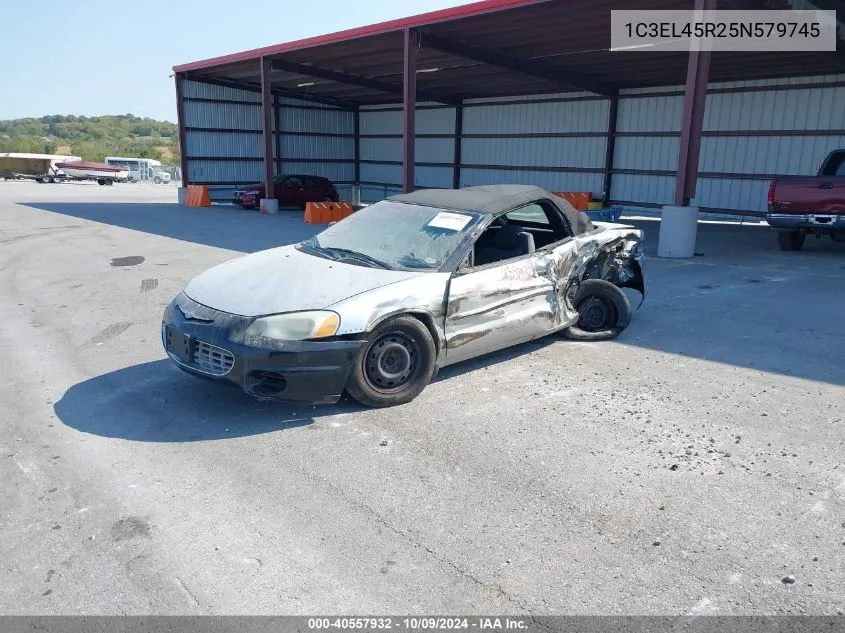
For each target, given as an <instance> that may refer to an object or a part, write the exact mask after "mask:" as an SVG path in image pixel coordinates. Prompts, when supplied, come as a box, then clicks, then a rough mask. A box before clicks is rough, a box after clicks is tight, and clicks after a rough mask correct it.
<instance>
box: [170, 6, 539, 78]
mask: <svg viewBox="0 0 845 633" xmlns="http://www.w3.org/2000/svg"><path fill="white" fill-rule="evenodd" d="M540 2H549V0H481V2H473V3H471V4H464V5H461V6H457V7H450V8H448V9H440V10H439V11H429V12H428V13H420V14H418V15H412V16H409V17H407V18H399V19H397V20H388V21H387V22H379V23H378V24H371V25H368V26H359V27H356V28H352V29H346V30H345V31H337V32H335V33H329V34H327V35H317V36H315V37H307V38H305V39H302V40H295V41H293V42H287V43H284V44H275V45H273V46H265V47H264V48H254V49H252V50H248V51H243V52H242V53H232V54H231V55H222V56H220V57H212V58H210V59H204V60H201V61H198V62H190V63H187V64H181V65H179V66H174V67H173V71H174V72H177V73H181V72H188V71H191V70H200V69H202V68H209V67H211V66H217V65H220V64H227V63H231V62H240V61H246V60H250V59H255V58H257V57H262V56H264V55H276V54H280V53H287V52H291V51H298V50H302V49H304V48H310V47H312V46H320V45H322V44H333V43H335V42H345V41H348V40H353V39H356V38H359V37H366V36H368V35H378V34H380V33H389V32H391V31H401V30H403V29H407V28H415V27H417V28H418V27H423V26H429V25H431V24H437V23H438V22H444V21H448V20H455V19H458V18H465V17H469V16H473V15H483V14H486V13H493V12H495V11H501V10H502V9H510V8H513V7H522V6H527V5H531V4H537V3H540Z"/></svg>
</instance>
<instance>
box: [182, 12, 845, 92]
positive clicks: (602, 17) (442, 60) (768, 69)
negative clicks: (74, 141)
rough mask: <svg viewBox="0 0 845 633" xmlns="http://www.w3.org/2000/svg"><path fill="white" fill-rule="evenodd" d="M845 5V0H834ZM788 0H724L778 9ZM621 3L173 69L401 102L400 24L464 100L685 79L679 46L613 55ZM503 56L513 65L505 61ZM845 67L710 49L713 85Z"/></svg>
mask: <svg viewBox="0 0 845 633" xmlns="http://www.w3.org/2000/svg"><path fill="white" fill-rule="evenodd" d="M827 1H829V2H838V3H842V4H843V6H845V0H827ZM787 2H788V0H718V3H719V8H723V9H724V8H736V7H737V6H740V5H741V6H742V7H743V8H756V9H773V8H784V7H786V6H788V4H787ZM693 3H694V0H624V6H625V8H626V9H686V8H692V6H693ZM619 4H620V0H484V1H483V2H475V3H473V4H467V5H463V6H459V7H453V8H450V9H443V10H440V11H433V12H430V13H424V14H421V15H415V16H411V17H408V18H402V19H399V20H391V21H389V22H382V23H380V24H374V25H371V26H364V27H359V28H354V29H349V30H346V31H340V32H337V33H332V34H330V35H322V36H318V37H312V38H307V39H304V40H298V41H295V42H289V43H286V44H279V45H276V46H268V47H265V48H258V49H254V50H250V51H245V52H242V53H236V54H232V55H224V56H222V57H216V58H213V59H208V60H204V61H199V62H194V63H190V64H182V65H180V66H175V67H174V71H175V72H177V73H180V74H183V75H184V76H185V77H187V78H190V79H194V80H197V81H206V82H212V83H224V84H226V85H233V86H236V87H240V88H244V89H248V90H259V89H260V86H261V77H260V71H259V67H260V64H259V60H260V58H261V57H264V56H266V57H269V58H270V60H271V66H272V70H271V75H270V83H271V87H272V90H273V92H274V93H275V94H277V95H280V96H294V97H299V98H304V99H313V100H317V101H321V102H324V103H332V104H336V105H340V106H354V105H367V104H379V103H398V102H401V93H402V90H401V85H402V81H403V67H402V58H403V51H404V37H403V31H404V30H405V29H408V28H413V29H414V30H416V31H417V32H418V33H419V37H420V44H421V47H420V49H419V50H418V51H417V72H418V74H417V93H418V94H417V97H418V100H419V101H421V102H423V101H439V102H442V103H451V102H457V101H458V100H460V99H472V98H490V97H499V96H512V95H531V94H542V93H561V92H572V91H577V90H586V91H589V92H594V93H601V94H609V91H608V90H607V89H608V88H610V89H611V91H612V90H615V89H621V88H637V87H651V86H669V85H682V84H683V83H684V81H685V78H686V72H687V61H688V56H687V54H686V53H684V52H665V51H664V52H658V51H653V52H611V51H610V50H608V49H609V46H610V12H611V10H612V9H614V8H618V6H619ZM502 60H508V61H509V62H510V63H503V61H502ZM842 72H845V54H843V51H841V50H840V51H837V52H826V53H814V52H803V53H742V52H737V53H732V52H722V51H720V52H715V53H714V54H713V60H712V65H711V71H710V80H711V81H712V82H723V81H737V80H747V79H762V78H772V77H790V76H808V75H825V74H836V73H842Z"/></svg>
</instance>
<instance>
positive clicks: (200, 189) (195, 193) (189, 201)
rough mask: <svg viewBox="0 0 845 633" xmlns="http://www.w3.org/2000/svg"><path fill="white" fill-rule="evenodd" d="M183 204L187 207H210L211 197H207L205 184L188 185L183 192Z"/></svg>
mask: <svg viewBox="0 0 845 633" xmlns="http://www.w3.org/2000/svg"><path fill="white" fill-rule="evenodd" d="M185 206H188V207H210V206H211V198H209V197H208V187H207V186H206V185H188V191H187V192H186V193H185Z"/></svg>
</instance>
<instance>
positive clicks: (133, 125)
mask: <svg viewBox="0 0 845 633" xmlns="http://www.w3.org/2000/svg"><path fill="white" fill-rule="evenodd" d="M0 152H33V153H44V154H56V153H61V154H72V155H75V156H81V157H82V158H83V159H84V160H93V161H102V160H103V158H104V157H106V156H137V157H141V158H154V159H156V160H160V161H161V162H162V163H164V164H166V165H175V164H178V162H179V156H180V154H179V131H178V128H177V126H176V124H175V123H170V122H169V121H156V120H155V119H147V118H141V117H136V116H133V115H131V114H120V115H116V116H96V117H85V116H75V115H72V114H71V115H67V116H64V115H61V114H55V115H50V116H43V117H40V118H37V119H36V118H27V119H14V120H11V121H0Z"/></svg>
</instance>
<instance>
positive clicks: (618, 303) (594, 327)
mask: <svg viewBox="0 0 845 633" xmlns="http://www.w3.org/2000/svg"><path fill="white" fill-rule="evenodd" d="M572 305H574V306H575V309H576V310H577V311H578V314H579V315H580V317H579V319H578V323H576V324H575V325H574V326H572V327H570V328H568V329H566V330H565V331H564V333H563V335H564V336H565V337H566V338H568V339H573V340H576V341H604V340H607V339H611V338H614V337H616V336H618V335H619V333H620V332H622V330H624V329H625V328H626V327H628V324H629V323H630V322H631V304H630V302H629V301H628V297H626V296H625V293H624V292H622V290H620V289H619V288H617V287H616V286H614V285H613V284H612V283H610V282H609V281H605V280H604V279H588V280H586V281H583V282H581V285H580V286H578V290H576V291H575V296H574V297H573V298H572Z"/></svg>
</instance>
